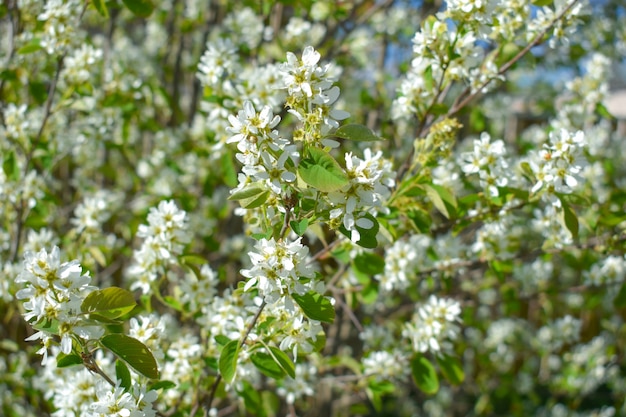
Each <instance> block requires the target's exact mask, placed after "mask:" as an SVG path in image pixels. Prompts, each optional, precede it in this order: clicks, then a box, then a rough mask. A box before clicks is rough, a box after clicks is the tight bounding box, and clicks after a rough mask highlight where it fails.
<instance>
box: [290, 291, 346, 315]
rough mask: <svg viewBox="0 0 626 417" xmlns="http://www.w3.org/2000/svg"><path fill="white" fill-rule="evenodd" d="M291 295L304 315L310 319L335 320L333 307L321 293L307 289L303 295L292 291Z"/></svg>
mask: <svg viewBox="0 0 626 417" xmlns="http://www.w3.org/2000/svg"><path fill="white" fill-rule="evenodd" d="M291 297H292V298H293V299H294V301H295V302H296V303H298V305H299V306H300V308H302V311H303V312H304V315H305V316H307V317H308V318H310V319H311V320H318V321H323V322H325V323H332V322H333V321H334V320H335V308H334V307H333V305H332V304H331V302H330V300H329V299H328V298H326V297H324V296H323V295H322V294H318V293H316V292H314V291H309V292H308V293H306V294H304V295H300V294H297V293H292V294H291Z"/></svg>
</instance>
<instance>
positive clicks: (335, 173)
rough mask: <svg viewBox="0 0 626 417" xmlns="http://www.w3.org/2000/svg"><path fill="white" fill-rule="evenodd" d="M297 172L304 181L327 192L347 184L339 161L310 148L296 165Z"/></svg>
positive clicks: (323, 152) (321, 151) (326, 153)
mask: <svg viewBox="0 0 626 417" xmlns="http://www.w3.org/2000/svg"><path fill="white" fill-rule="evenodd" d="M298 174H299V175H300V177H301V178H302V180H303V181H304V182H306V183H307V184H309V185H310V186H312V187H315V188H317V189H318V190H320V191H322V192H325V193H328V192H332V191H337V190H339V189H340V188H342V187H344V186H346V185H348V184H349V181H348V177H347V175H346V173H345V171H344V170H343V168H341V166H340V165H339V163H338V162H337V161H336V160H335V159H334V158H333V157H332V156H331V155H330V154H329V153H328V152H325V151H323V150H321V149H318V148H311V149H309V151H308V154H307V156H306V157H305V158H304V159H303V160H302V161H300V165H298Z"/></svg>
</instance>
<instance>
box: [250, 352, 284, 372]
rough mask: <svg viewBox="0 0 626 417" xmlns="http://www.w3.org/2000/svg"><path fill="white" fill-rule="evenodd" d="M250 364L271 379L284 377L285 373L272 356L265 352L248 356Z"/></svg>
mask: <svg viewBox="0 0 626 417" xmlns="http://www.w3.org/2000/svg"><path fill="white" fill-rule="evenodd" d="M250 360H251V361H252V364H253V365H254V366H255V367H256V368H257V369H258V370H259V371H261V373H262V374H264V375H266V376H268V377H270V378H273V379H282V378H284V377H285V371H284V370H283V369H282V368H281V366H280V365H279V364H278V362H277V361H275V360H274V358H273V357H272V355H270V354H268V353H265V352H255V353H253V354H252V355H250Z"/></svg>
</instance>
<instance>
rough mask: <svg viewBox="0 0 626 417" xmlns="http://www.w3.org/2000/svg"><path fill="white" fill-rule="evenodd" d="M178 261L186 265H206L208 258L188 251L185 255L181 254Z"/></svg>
mask: <svg viewBox="0 0 626 417" xmlns="http://www.w3.org/2000/svg"><path fill="white" fill-rule="evenodd" d="M178 261H179V262H180V263H181V264H185V265H204V264H206V263H207V260H206V258H205V257H204V256H202V255H197V254H194V253H187V254H184V255H180V256H179V257H178Z"/></svg>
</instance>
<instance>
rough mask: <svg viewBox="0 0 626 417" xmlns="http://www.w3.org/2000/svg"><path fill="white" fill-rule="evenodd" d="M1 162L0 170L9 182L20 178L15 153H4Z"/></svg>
mask: <svg viewBox="0 0 626 417" xmlns="http://www.w3.org/2000/svg"><path fill="white" fill-rule="evenodd" d="M3 156H4V158H3V160H2V170H3V171H4V175H6V177H7V179H9V180H11V181H17V180H19V178H20V166H19V164H18V163H17V158H16V157H15V152H13V151H10V152H5V153H4V155H3Z"/></svg>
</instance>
